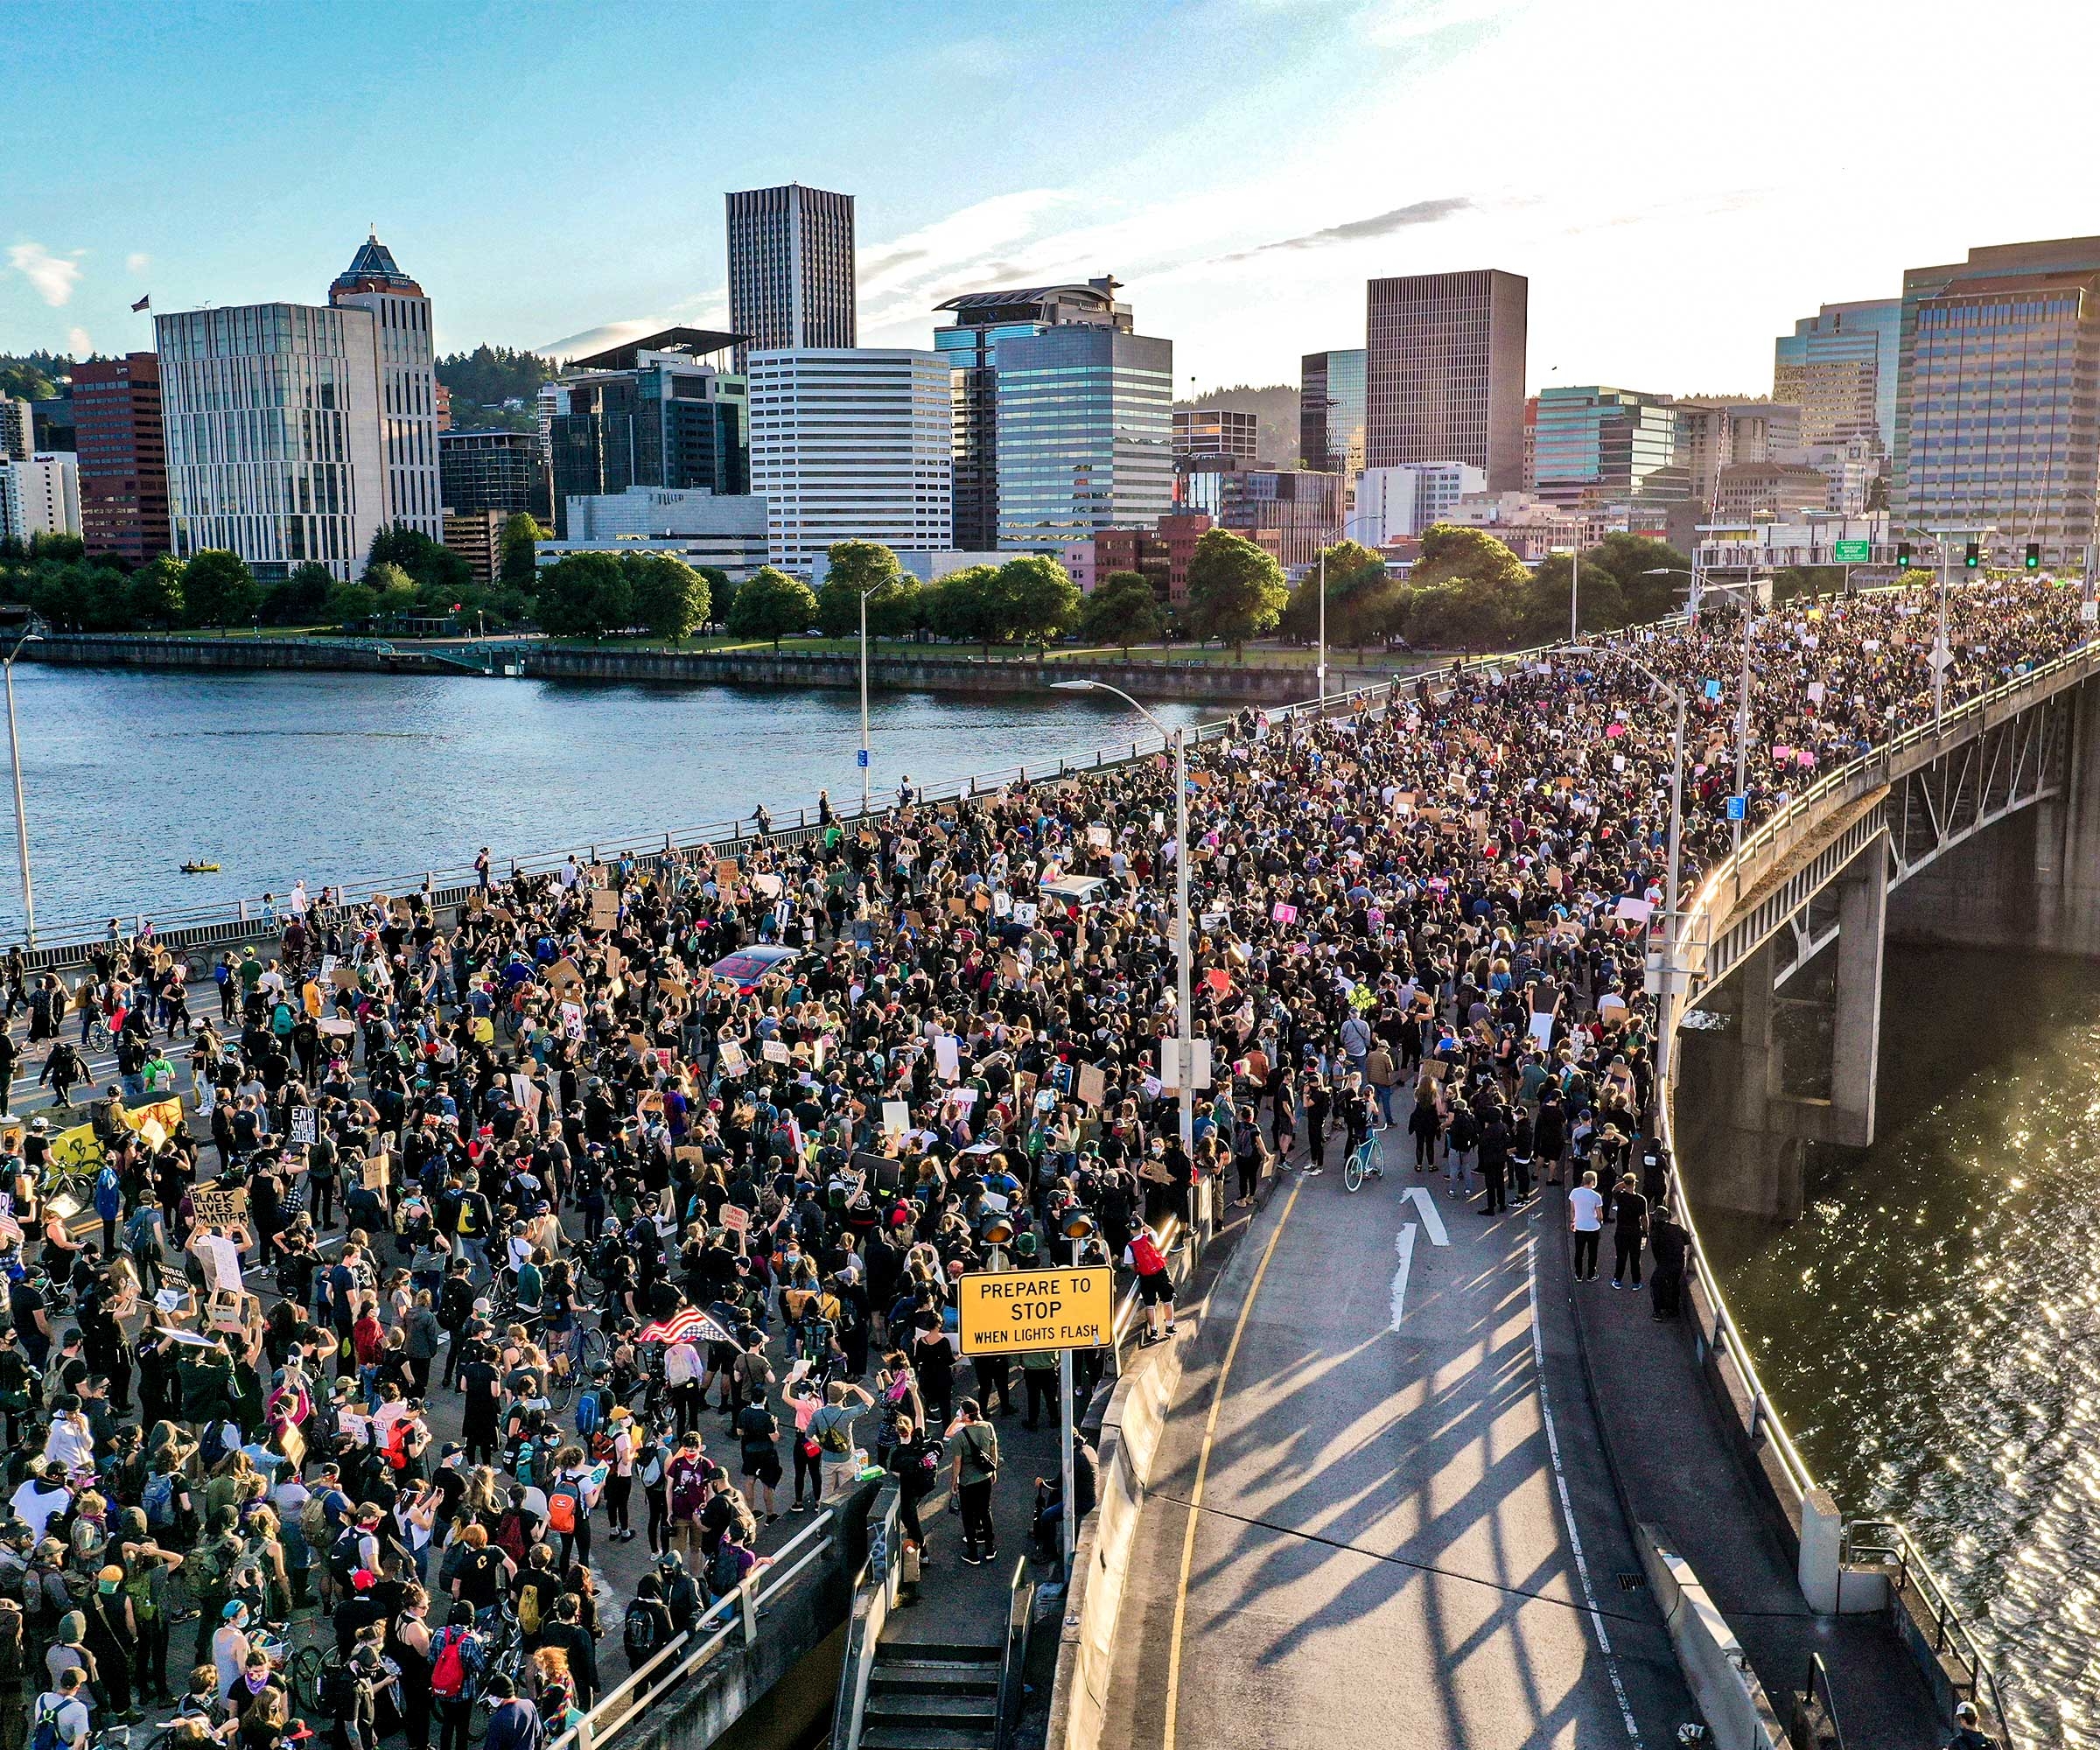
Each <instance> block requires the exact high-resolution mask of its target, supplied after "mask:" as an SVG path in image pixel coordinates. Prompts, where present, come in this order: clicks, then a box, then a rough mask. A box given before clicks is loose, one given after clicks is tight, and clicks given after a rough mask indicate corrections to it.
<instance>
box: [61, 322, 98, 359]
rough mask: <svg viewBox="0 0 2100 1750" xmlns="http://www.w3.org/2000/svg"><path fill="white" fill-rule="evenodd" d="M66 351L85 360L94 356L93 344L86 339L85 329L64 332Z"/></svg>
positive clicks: (72, 329) (86, 332) (69, 329)
mask: <svg viewBox="0 0 2100 1750" xmlns="http://www.w3.org/2000/svg"><path fill="white" fill-rule="evenodd" d="M66 351H67V352H69V353H73V354H74V355H75V356H76V357H79V358H83V359H85V358H88V357H90V356H91V355H92V354H93V353H94V352H95V342H94V341H93V340H91V339H88V331H87V330H86V329H85V328H68V329H67V330H66Z"/></svg>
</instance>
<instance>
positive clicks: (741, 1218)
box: [722, 1203, 751, 1235]
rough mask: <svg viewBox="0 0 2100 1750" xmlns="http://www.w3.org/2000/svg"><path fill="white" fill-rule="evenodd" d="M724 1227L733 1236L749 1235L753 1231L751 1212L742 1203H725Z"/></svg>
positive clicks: (723, 1209)
mask: <svg viewBox="0 0 2100 1750" xmlns="http://www.w3.org/2000/svg"><path fill="white" fill-rule="evenodd" d="M722 1225H723V1227H725V1229H728V1230H729V1231H730V1232H731V1233H732V1234H737V1235H743V1234H747V1233H749V1232H750V1231H751V1211H750V1210H748V1209H746V1208H745V1207H744V1206H743V1205H742V1204H741V1203H725V1204H724V1205H723V1206H722Z"/></svg>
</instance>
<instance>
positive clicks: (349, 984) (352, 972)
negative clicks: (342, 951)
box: [328, 966, 357, 991]
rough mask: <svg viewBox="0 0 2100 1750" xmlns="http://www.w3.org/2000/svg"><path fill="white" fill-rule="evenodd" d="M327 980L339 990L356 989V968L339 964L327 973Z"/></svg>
mask: <svg viewBox="0 0 2100 1750" xmlns="http://www.w3.org/2000/svg"><path fill="white" fill-rule="evenodd" d="M328 982H329V983H330V984H332V985H334V986H335V988H336V989H337V990H339V991H354V990H356V989H357V968H355V967H354V966H339V967H337V968H336V969H335V970H334V971H332V972H331V973H330V974H329V975H328Z"/></svg>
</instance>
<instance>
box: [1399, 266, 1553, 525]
mask: <svg viewBox="0 0 2100 1750" xmlns="http://www.w3.org/2000/svg"><path fill="white" fill-rule="evenodd" d="M1529 298H1530V282H1529V281H1527V280H1526V279H1525V278H1524V277H1523V276H1522V275H1521V274H1512V273H1502V272H1500V271H1498V270H1497V269H1492V268H1484V269H1478V270H1476V271H1474V272H1471V273H1442V274H1409V275H1405V276H1401V277H1398V278H1394V279H1375V280H1372V281H1371V282H1370V283H1369V288H1368V291H1367V307H1366V325H1365V339H1366V341H1367V343H1368V344H1367V346H1366V348H1365V351H1366V354H1367V357H1366V360H1365V366H1364V403H1365V405H1364V422H1365V433H1364V458H1365V463H1366V465H1368V466H1369V467H1374V468H1390V467H1396V466H1397V465H1400V464H1402V463H1404V462H1438V461H1457V462H1464V463H1466V464H1467V465H1469V466H1472V467H1475V468H1478V469H1480V470H1481V472H1483V473H1485V474H1486V475H1487V476H1488V490H1489V491H1491V492H1503V491H1508V490H1512V489H1514V488H1516V486H1518V485H1520V484H1521V483H1522V481H1523V465H1524V329H1525V320H1526V311H1527V309H1528V301H1529Z"/></svg>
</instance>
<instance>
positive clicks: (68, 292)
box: [7, 243, 85, 310]
mask: <svg viewBox="0 0 2100 1750" xmlns="http://www.w3.org/2000/svg"><path fill="white" fill-rule="evenodd" d="M83 253H85V252H84V251H82V250H79V249H75V250H74V251H73V254H72V255H52V252H51V251H50V250H49V249H47V248H45V247H44V246H43V244H41V243H17V244H16V245H15V246H14V248H11V249H10V250H9V251H8V252H7V259H8V260H9V262H11V263H12V264H13V267H14V269H15V271H16V272H17V273H18V274H20V275H21V276H23V278H25V279H26V280H27V281H28V282H29V283H31V285H33V286H34V287H36V289H37V296H38V297H41V298H42V299H43V300H44V301H45V303H46V304H50V305H51V307H52V309H53V310H56V309H57V308H58V307H59V305H60V304H65V303H66V302H67V301H68V300H69V299H71V297H73V287H74V286H76V285H78V284H79V283H80V279H81V264H80V257H81V255H82V254H83Z"/></svg>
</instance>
